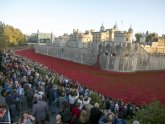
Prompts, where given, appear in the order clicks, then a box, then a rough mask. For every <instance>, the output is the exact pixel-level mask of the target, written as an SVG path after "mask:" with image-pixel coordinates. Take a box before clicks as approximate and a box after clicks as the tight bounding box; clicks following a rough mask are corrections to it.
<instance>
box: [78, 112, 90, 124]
mask: <svg viewBox="0 0 165 124" xmlns="http://www.w3.org/2000/svg"><path fill="white" fill-rule="evenodd" d="M76 124H90V122H89V120H88V117H87V112H86V111H85V110H82V111H81V114H80V117H79V118H78V120H77V121H76Z"/></svg>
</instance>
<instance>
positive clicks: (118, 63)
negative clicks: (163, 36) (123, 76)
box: [35, 42, 165, 72]
mask: <svg viewBox="0 0 165 124" xmlns="http://www.w3.org/2000/svg"><path fill="white" fill-rule="evenodd" d="M88 46H89V47H88V48H71V47H57V46H48V45H47V46H46V45H36V46H35V51H36V52H37V53H41V54H44V55H49V56H53V57H56V58H61V59H65V60H69V61H73V62H77V63H81V64H85V65H89V66H94V65H95V64H96V62H97V61H99V65H100V68H101V69H104V70H108V71H121V72H132V71H144V70H164V69H165V55H164V54H149V53H147V52H146V50H145V49H144V48H143V47H141V46H140V45H139V44H138V43H122V44H120V45H116V44H115V43H113V42H109V43H106V44H100V42H95V43H90V44H89V45H88ZM98 56H99V58H98ZM97 59H99V60H97Z"/></svg>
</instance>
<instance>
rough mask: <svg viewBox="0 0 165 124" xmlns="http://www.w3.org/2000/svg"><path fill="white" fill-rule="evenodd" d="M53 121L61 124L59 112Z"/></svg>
mask: <svg viewBox="0 0 165 124" xmlns="http://www.w3.org/2000/svg"><path fill="white" fill-rule="evenodd" d="M55 122H56V124H63V122H62V119H61V115H60V114H57V115H56V120H55Z"/></svg>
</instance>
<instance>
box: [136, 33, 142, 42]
mask: <svg viewBox="0 0 165 124" xmlns="http://www.w3.org/2000/svg"><path fill="white" fill-rule="evenodd" d="M135 37H136V42H139V43H140V38H141V37H142V33H136V34H135Z"/></svg>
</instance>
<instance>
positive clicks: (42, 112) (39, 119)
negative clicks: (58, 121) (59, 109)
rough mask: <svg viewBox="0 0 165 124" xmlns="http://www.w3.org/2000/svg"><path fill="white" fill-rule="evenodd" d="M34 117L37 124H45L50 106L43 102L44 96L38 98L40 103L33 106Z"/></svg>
mask: <svg viewBox="0 0 165 124" xmlns="http://www.w3.org/2000/svg"><path fill="white" fill-rule="evenodd" d="M32 111H33V112H32V113H33V114H32V115H33V116H34V117H35V124H40V123H41V124H45V121H46V116H47V115H48V105H47V103H46V102H45V101H42V96H38V102H37V103H36V104H34V105H33V110H32Z"/></svg>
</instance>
